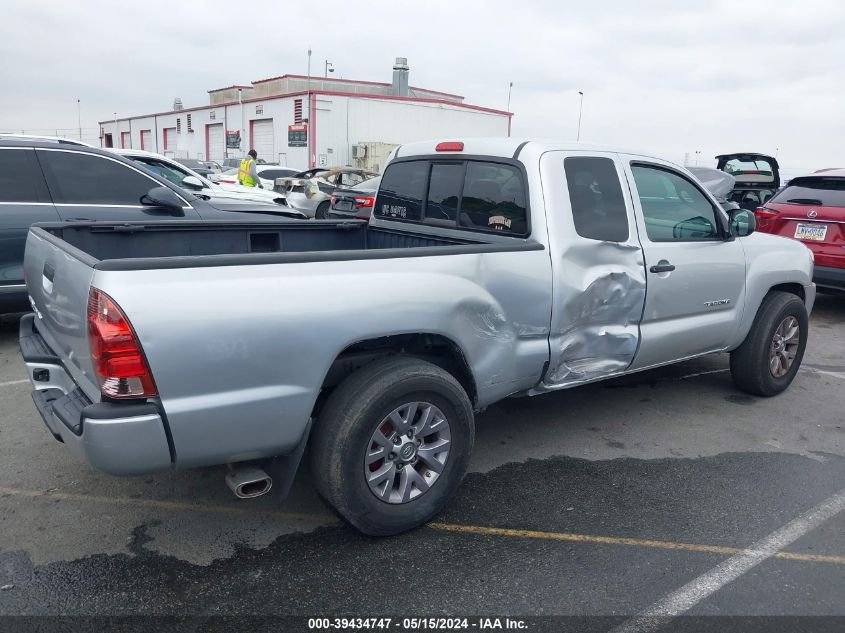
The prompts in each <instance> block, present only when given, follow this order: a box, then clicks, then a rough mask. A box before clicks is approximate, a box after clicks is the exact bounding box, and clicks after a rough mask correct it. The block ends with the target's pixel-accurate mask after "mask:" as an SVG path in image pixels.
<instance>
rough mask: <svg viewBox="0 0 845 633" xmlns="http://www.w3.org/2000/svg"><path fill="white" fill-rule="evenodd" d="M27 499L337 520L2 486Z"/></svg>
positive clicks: (2, 491)
mask: <svg viewBox="0 0 845 633" xmlns="http://www.w3.org/2000/svg"><path fill="white" fill-rule="evenodd" d="M4 495H8V496H11V497H24V498H27V499H47V500H52V499H60V500H62V501H86V502H90V503H107V504H111V505H122V506H134V507H138V508H152V509H155V510H187V511H190V512H214V513H218V514H252V515H258V514H263V515H267V516H273V517H277V518H280V519H290V520H294V521H318V522H320V523H322V524H336V523H338V521H337V519H335V518H334V517H332V516H330V515H319V514H307V513H305V512H284V511H282V510H261V509H259V510H256V509H255V507H252V508H248V507H246V506H240V507H239V506H230V505H217V506H213V505H207V504H201V503H189V502H185V501H168V500H165V499H133V498H131V497H104V496H95V495H83V494H74V493H69V492H54V491H40V490H18V489H17V488H5V487H2V486H0V496H4Z"/></svg>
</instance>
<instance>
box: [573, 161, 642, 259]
mask: <svg viewBox="0 0 845 633" xmlns="http://www.w3.org/2000/svg"><path fill="white" fill-rule="evenodd" d="M563 168H564V171H565V172H566V182H567V184H568V186H569V202H570V203H571V205H572V219H573V220H574V222H575V231H576V232H577V233H578V235H580V236H581V237H586V238H589V239H591V240H602V241H609V242H624V241H626V240H627V239H628V212H627V211H626V209H625V198H624V196H623V195H622V186H621V185H620V184H619V175H618V174H617V172H616V166H615V165H614V163H613V161H612V160H611V159H609V158H600V157H579V158H567V159H565V160H564V161H563Z"/></svg>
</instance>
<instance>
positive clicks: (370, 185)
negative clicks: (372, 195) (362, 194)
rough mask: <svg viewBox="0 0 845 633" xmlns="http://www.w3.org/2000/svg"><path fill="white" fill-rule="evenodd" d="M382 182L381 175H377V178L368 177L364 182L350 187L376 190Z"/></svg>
mask: <svg viewBox="0 0 845 633" xmlns="http://www.w3.org/2000/svg"><path fill="white" fill-rule="evenodd" d="M380 182H381V176H376V177H375V178H368V179H367V180H365V181H364V182H359V183H358V184H357V185H355V186H354V187H350V189H359V190H364V191H375V190H376V189H378V184H379V183H380Z"/></svg>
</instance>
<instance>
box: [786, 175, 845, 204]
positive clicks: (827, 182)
mask: <svg viewBox="0 0 845 633" xmlns="http://www.w3.org/2000/svg"><path fill="white" fill-rule="evenodd" d="M792 183H794V184H790V185H789V186H788V187H786V188H785V189H784V190H782V191H781V192H780V193H778V194H776V195H775V196H774V197H773V198H772V199H771V200H769V202H776V203H778V204H813V205H817V206H820V207H845V178H793V179H792Z"/></svg>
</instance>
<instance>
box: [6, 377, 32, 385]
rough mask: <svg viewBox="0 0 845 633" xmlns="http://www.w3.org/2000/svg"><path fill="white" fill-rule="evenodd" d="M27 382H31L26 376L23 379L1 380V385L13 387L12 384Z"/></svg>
mask: <svg viewBox="0 0 845 633" xmlns="http://www.w3.org/2000/svg"><path fill="white" fill-rule="evenodd" d="M25 382H29V378H24V379H23V380H10V381H9V382H0V387H11V386H12V385H22V384H23V383H25Z"/></svg>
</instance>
